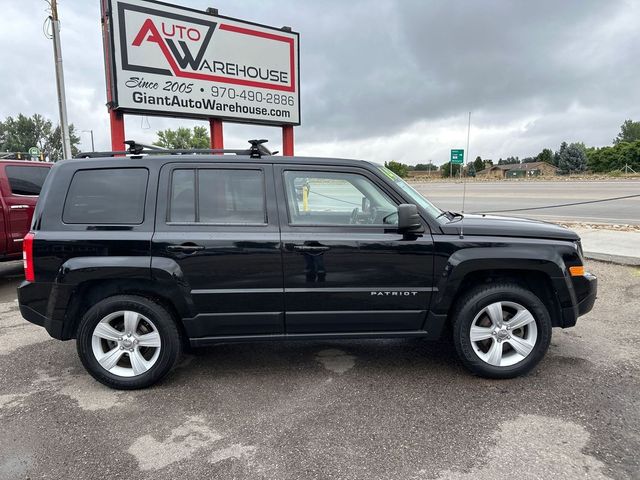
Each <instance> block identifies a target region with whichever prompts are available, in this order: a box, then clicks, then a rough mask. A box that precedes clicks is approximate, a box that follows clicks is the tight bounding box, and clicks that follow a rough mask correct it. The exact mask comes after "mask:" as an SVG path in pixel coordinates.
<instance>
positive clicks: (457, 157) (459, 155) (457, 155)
mask: <svg viewBox="0 0 640 480" xmlns="http://www.w3.org/2000/svg"><path fill="white" fill-rule="evenodd" d="M451 163H459V164H463V163H464V150H451Z"/></svg>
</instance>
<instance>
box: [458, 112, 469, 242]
mask: <svg viewBox="0 0 640 480" xmlns="http://www.w3.org/2000/svg"><path fill="white" fill-rule="evenodd" d="M470 134H471V112H469V123H468V125H467V163H469V162H470V161H471V156H470V155H469V137H470ZM461 175H462V211H461V212H460V213H462V219H460V238H464V201H465V198H466V196H467V176H466V175H465V174H464V163H463V164H462V169H461Z"/></svg>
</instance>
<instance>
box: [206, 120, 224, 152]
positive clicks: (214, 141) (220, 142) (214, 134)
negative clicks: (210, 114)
mask: <svg viewBox="0 0 640 480" xmlns="http://www.w3.org/2000/svg"><path fill="white" fill-rule="evenodd" d="M209 133H210V135H211V148H212V149H214V150H215V149H218V148H219V149H223V148H224V133H223V128H222V120H220V119H218V118H210V119H209Z"/></svg>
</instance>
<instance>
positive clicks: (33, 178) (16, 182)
mask: <svg viewBox="0 0 640 480" xmlns="http://www.w3.org/2000/svg"><path fill="white" fill-rule="evenodd" d="M5 172H6V174H7V179H8V180H9V186H10V187H11V193H13V194H14V195H40V190H42V184H43V183H44V181H45V179H46V178H47V175H48V174H49V168H48V167H35V166H34V167H27V166H21V165H7V166H6V167H5Z"/></svg>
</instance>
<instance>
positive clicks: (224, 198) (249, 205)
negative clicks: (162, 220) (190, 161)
mask: <svg viewBox="0 0 640 480" xmlns="http://www.w3.org/2000/svg"><path fill="white" fill-rule="evenodd" d="M169 222H171V223H192V222H195V223H202V224H214V225H256V224H260V225H262V224H265V223H266V222H267V217H266V206H265V190H264V173H263V172H262V170H249V169H238V170H233V169H223V168H211V169H177V170H174V171H173V175H172V179H171V205H170V208H169Z"/></svg>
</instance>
